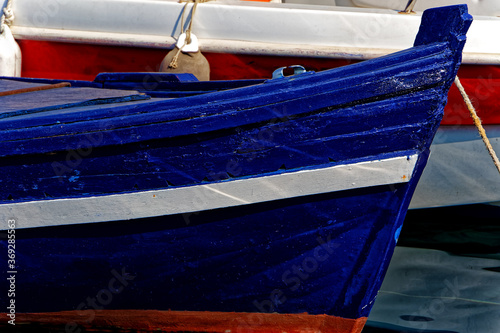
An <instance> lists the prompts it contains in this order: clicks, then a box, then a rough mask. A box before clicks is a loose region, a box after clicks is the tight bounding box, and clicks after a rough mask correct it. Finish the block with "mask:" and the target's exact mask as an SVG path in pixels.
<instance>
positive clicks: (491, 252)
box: [363, 204, 500, 333]
mask: <svg viewBox="0 0 500 333" xmlns="http://www.w3.org/2000/svg"><path fill="white" fill-rule="evenodd" d="M496 273H500V206H495V205H487V204H476V205H467V206H455V207H442V208H430V209H419V210H410V211H409V212H408V214H407V217H406V219H405V222H404V226H403V230H402V232H401V236H400V239H399V242H398V246H397V248H396V251H395V255H394V257H393V261H391V265H390V267H389V270H388V273H387V275H386V278H385V280H384V284H383V285H382V288H381V291H380V292H379V295H378V297H377V300H376V302H375V305H374V307H373V309H372V312H371V314H370V317H369V318H368V322H367V324H366V326H365V328H364V329H363V333H414V332H421V333H452V332H453V333H493V332H495V333H496V332H498V327H497V326H496V325H498V322H496V321H497V319H498V318H497V319H495V320H493V319H494V318H493V317H495V316H494V314H495V313H497V314H498V313H500V302H499V300H500V297H499V295H500V290H499V287H498V285H500V282H499V281H500V277H499V276H498V275H497V274H496ZM453 286H455V287H456V288H455V289H450V288H452V287H453ZM443 294H446V296H448V297H444V298H443V297H442V296H443ZM432 310H434V313H432ZM403 313H405V314H407V313H410V314H411V315H402V314H403ZM417 314H421V315H417ZM492 315H493V317H491V316H492Z"/></svg>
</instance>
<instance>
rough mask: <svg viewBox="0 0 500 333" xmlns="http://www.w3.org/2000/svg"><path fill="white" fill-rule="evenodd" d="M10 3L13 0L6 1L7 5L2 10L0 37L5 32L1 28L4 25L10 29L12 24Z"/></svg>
mask: <svg viewBox="0 0 500 333" xmlns="http://www.w3.org/2000/svg"><path fill="white" fill-rule="evenodd" d="M12 1H13V0H9V1H7V5H6V6H5V8H4V9H3V14H2V18H0V35H1V34H3V31H4V30H5V29H4V28H3V25H4V24H6V25H7V26H9V27H10V26H11V25H12V23H13V22H14V11H13V10H12Z"/></svg>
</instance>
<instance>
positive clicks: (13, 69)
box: [0, 24, 21, 76]
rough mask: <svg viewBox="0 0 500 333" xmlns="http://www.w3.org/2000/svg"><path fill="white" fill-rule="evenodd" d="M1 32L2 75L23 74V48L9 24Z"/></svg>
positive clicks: (4, 25)
mask: <svg viewBox="0 0 500 333" xmlns="http://www.w3.org/2000/svg"><path fill="white" fill-rule="evenodd" d="M1 30H2V33H1V34H0V76H21V49H20V48H19V45H17V42H16V40H15V39H14V36H12V32H11V31H10V28H9V26H8V25H7V24H3V25H2V29H1Z"/></svg>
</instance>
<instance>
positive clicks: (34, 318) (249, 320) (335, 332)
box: [0, 310, 367, 333]
mask: <svg viewBox="0 0 500 333" xmlns="http://www.w3.org/2000/svg"><path fill="white" fill-rule="evenodd" d="M2 317H4V318H6V315H5V314H3V315H2ZM366 319H367V318H366V317H363V318H358V319H346V318H340V317H335V316H329V315H309V314H307V313H300V314H278V313H241V312H240V313H237V312H203V311H199V312H198V311H157V310H96V311H94V310H83V311H63V312H48V313H17V314H16V325H22V327H25V328H26V327H27V326H29V325H35V326H34V327H38V328H50V329H57V330H61V331H67V330H68V329H69V331H74V332H77V331H78V328H82V327H83V328H84V329H85V330H86V331H87V332H95V331H99V332H107V331H110V332H131V331H140V332H221V333H227V332H231V333H283V332H287V333H299V332H308V333H319V332H321V333H347V332H349V333H359V332H361V330H362V329H363V326H364V325H365V322H366ZM4 325H7V323H0V327H2V326H4Z"/></svg>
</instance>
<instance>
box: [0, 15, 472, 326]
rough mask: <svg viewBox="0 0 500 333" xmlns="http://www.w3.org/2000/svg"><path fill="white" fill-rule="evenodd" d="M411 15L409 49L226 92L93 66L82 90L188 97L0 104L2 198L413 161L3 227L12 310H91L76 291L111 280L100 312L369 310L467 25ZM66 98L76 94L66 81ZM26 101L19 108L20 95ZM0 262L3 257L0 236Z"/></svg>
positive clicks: (228, 87) (86, 293)
mask: <svg viewBox="0 0 500 333" xmlns="http://www.w3.org/2000/svg"><path fill="white" fill-rule="evenodd" d="M423 22H424V23H425V22H427V23H425V24H423V25H422V27H421V30H420V32H419V35H418V37H417V40H416V43H415V45H416V46H415V47H414V48H412V49H409V50H405V51H402V52H398V53H396V54H393V55H389V56H385V57H381V58H378V59H373V60H370V61H366V62H363V63H359V64H355V65H352V66H346V67H342V68H338V69H334V70H330V71H325V72H321V73H305V74H302V75H298V76H293V77H288V78H282V79H275V80H267V81H264V82H261V81H259V82H253V81H252V82H250V81H246V82H236V83H230V82H218V83H210V82H196V81H190V79H189V77H187V78H186V77H182V76H174V77H172V76H168V75H164V74H161V75H156V76H154V78H155V80H156V81H159V84H158V85H157V86H155V87H154V89H152V87H150V86H147V87H144V88H141V85H142V82H144V80H145V75H147V74H144V73H142V74H123V73H121V74H116V75H114V74H105V75H104V74H103V75H102V76H100V77H98V78H97V79H96V81H95V82H93V83H87V84H88V85H87V86H86V87H93V88H95V87H98V86H99V85H100V87H102V89H105V87H106V86H107V87H108V88H110V87H114V88H120V89H125V90H127V89H132V90H138V91H147V92H148V93H149V92H151V91H154V92H155V93H158V94H159V95H157V96H161V94H166V95H167V96H172V95H168V94H175V93H178V94H180V95H182V94H183V93H193V94H195V95H194V96H191V97H184V98H174V99H166V98H151V99H149V100H141V101H127V100H120V103H113V104H106V105H74V106H72V107H68V106H69V105H68V104H67V103H66V104H64V103H63V104H64V105H66V106H65V107H63V108H61V109H55V108H52V109H50V110H48V109H47V110H38V111H37V112H24V113H23V112H18V111H19V110H18V111H6V110H5V109H2V108H1V107H0V112H18V114H11V116H10V117H8V118H4V119H1V120H0V160H1V163H0V171H1V172H0V184H1V188H2V190H1V191H0V202H1V203H15V202H21V201H26V200H46V199H51V198H68V197H85V196H89V195H102V194H108V193H121V192H132V191H136V190H145V189H158V188H167V187H175V186H183V185H193V184H200V183H210V182H216V181H220V180H224V179H227V180H229V181H230V180H232V179H239V178H242V177H255V176H259V175H262V174H267V173H282V172H288V171H290V170H298V169H301V168H318V167H319V166H324V165H325V164H329V165H338V164H347V163H351V162H356V161H371V160H377V159H380V158H387V157H394V156H406V155H410V154H415V153H416V154H419V159H418V163H417V168H416V169H415V171H414V174H413V176H412V179H411V181H410V182H408V183H404V184H398V185H392V186H377V187H370V188H365V189H356V190H349V191H341V192H336V193H328V194H322V195H311V196H306V197H301V198H294V199H286V200H278V201H275V202H269V203H262V204H253V205H247V206H241V207H235V208H225V209H218V210H212V211H203V212H196V213H195V214H180V215H175V216H162V217H158V218H152V219H145V220H134V221H116V222H106V223H100V224H93V225H81V226H58V227H47V228H40V229H33V230H29V229H28V230H18V232H17V233H16V235H17V243H16V244H17V249H16V251H17V253H18V255H17V260H18V263H19V271H20V273H19V275H18V280H17V281H18V283H19V294H18V295H17V296H16V299H17V300H19V304H20V305H19V308H18V311H19V312H23V311H30V312H31V311H32V312H39V311H57V310H72V309H78V310H80V309H83V308H91V307H92V306H93V305H91V304H90V303H89V301H88V298H90V299H91V300H92V297H94V295H100V297H103V295H104V294H102V290H105V289H103V288H107V286H108V285H109V281H110V279H112V278H113V277H114V276H115V275H114V274H115V273H116V272H120V273H122V272H128V273H129V274H130V275H129V276H128V277H129V278H130V280H127V285H126V288H125V289H124V290H123V291H121V292H120V293H116V295H113V299H112V302H111V301H110V302H109V303H107V304H105V307H106V308H107V309H130V308H132V309H134V308H135V309H172V310H197V311H248V312H279V313H300V312H309V313H312V314H321V313H326V314H331V315H336V316H342V317H345V318H360V317H363V316H367V315H368V313H369V310H370V308H371V304H372V303H373V300H374V297H375V295H376V293H377V291H378V289H379V287H380V284H381V281H382V279H383V276H384V273H385V270H386V268H387V265H388V263H389V260H390V256H391V254H392V251H393V248H394V246H395V244H396V240H397V236H398V233H399V230H400V228H401V224H402V221H403V218H404V215H405V212H406V209H407V207H408V204H409V201H410V198H411V195H412V193H413V190H414V188H415V186H416V183H417V181H418V178H419V176H420V174H421V172H422V170H423V167H424V165H425V163H426V160H427V154H428V149H429V146H430V144H431V141H432V138H433V136H434V134H435V131H436V129H437V127H438V125H439V122H440V119H441V117H442V112H443V108H444V105H445V103H446V96H447V92H448V89H449V87H450V85H451V83H452V82H453V79H454V77H455V75H456V71H457V69H458V66H459V64H460V59H461V58H460V57H461V50H462V48H463V45H464V42H465V32H466V30H467V28H468V26H469V25H470V22H471V17H470V16H469V15H468V14H467V12H466V7H465V6H452V7H446V8H442V9H435V10H429V11H427V12H426V13H424V16H423ZM435 22H440V24H443V26H440V25H438V24H436V23H435ZM443 22H444V23H443ZM0 82H1V81H0ZM18 82H31V83H37V84H49V83H53V81H50V82H49V81H42V80H34V81H30V80H26V79H23V80H19V81H18ZM9 84H10V83H9ZM77 86H78V83H77ZM79 87H85V83H82V84H81V85H80V86H79ZM71 89H72V90H73V91H75V92H76V93H77V95H78V96H81V95H80V93H78V91H79V90H78V89H80V88H75V89H73V88H71ZM86 89H87V88H86ZM88 91H89V90H88ZM100 91H101V89H91V92H96V94H99V93H101V92H100ZM103 91H105V90H103ZM97 92H99V93H97ZM45 93H46V94H47V95H46V96H51V95H50V94H51V93H52V92H44V93H43V94H45ZM119 94H120V96H122V97H123V96H134V95H135V93H134V92H131V91H128V90H127V92H126V93H123V91H121V92H120V93H119ZM26 96H28V95H26ZM26 96H24V97H19V101H23V103H24V102H26V103H34V101H35V100H36V99H35V98H29V96H28V97H26ZM40 96H42V95H40ZM40 96H39V97H38V98H39V99H41V98H43V97H40ZM95 96H97V95H95ZM95 96H94V97H95ZM94 97H92V96H90V97H89V96H87V95H86V96H85V98H83V100H85V101H87V100H89V99H92V98H94ZM16 98H17V97H16ZM23 110H24V109H23ZM325 181H328V180H325ZM325 244H326V245H325ZM0 252H2V253H3V254H2V255H4V254H6V253H7V243H6V241H5V240H0ZM113 272H115V273H113ZM132 276H133V279H132V278H131V277H132ZM6 283H7V282H6V281H5V280H3V281H2V282H0V288H4V287H5V288H6V289H7V286H6ZM6 289H4V290H6ZM112 291H113V290H110V291H109V292H112ZM99 292H101V294H99ZM100 306H103V305H102V304H101V305H100Z"/></svg>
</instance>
